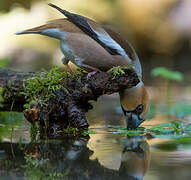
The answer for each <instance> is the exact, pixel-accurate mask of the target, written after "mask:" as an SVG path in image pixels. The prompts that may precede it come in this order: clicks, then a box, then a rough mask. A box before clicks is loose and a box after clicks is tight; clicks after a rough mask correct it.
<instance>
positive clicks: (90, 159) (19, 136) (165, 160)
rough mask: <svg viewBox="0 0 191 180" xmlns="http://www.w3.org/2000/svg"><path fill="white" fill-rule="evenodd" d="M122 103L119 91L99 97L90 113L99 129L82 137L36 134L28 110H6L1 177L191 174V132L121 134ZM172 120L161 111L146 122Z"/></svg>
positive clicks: (155, 178)
mask: <svg viewBox="0 0 191 180" xmlns="http://www.w3.org/2000/svg"><path fill="white" fill-rule="evenodd" d="M118 107H119V102H118V101H116V98H115V96H110V97H103V98H101V99H99V101H98V102H97V103H96V104H95V108H94V110H92V111H90V112H89V113H88V114H87V116H88V120H89V121H90V124H91V126H90V130H91V131H92V132H94V133H95V134H90V135H89V137H88V136H87V137H76V138H64V137H57V138H54V139H53V138H52V139H50V138H49V139H48V138H44V139H36V140H34V139H33V140H32V138H31V137H30V124H29V123H28V122H26V120H24V118H23V115H22V113H21V114H19V113H16V114H15V113H1V114H0V179H3V180H4V179H5V180H12V179H13V180H15V179H16V180H17V179H19V180H20V179H31V180H32V179H34V180H36V179H51V180H52V179H75V180H76V179H77V180H78V179H79V180H84V179H91V180H94V179H95V180H99V179H100V180H102V179H103V180H107V179H116V180H123V179H128V180H131V179H132V180H135V179H144V180H160V179H162V180H168V179H174V180H179V179H181V180H190V179H191V171H190V169H191V138H190V137H184V134H183V135H182V137H181V138H172V137H170V138H169V137H168V136H158V137H155V138H153V137H151V136H147V135H143V136H136V137H128V136H127V135H125V134H119V133H118V130H119V128H120V127H125V120H124V117H123V115H122V114H121V112H120V108H118ZM175 119H176V118H175ZM166 121H168V118H167V116H165V115H162V114H157V115H156V116H155V118H153V119H152V120H151V121H147V122H146V123H144V124H143V125H142V126H144V127H146V128H149V127H151V126H153V125H156V124H159V123H162V122H166Z"/></svg>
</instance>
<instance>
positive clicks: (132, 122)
mask: <svg viewBox="0 0 191 180" xmlns="http://www.w3.org/2000/svg"><path fill="white" fill-rule="evenodd" d="M125 116H126V122H127V129H136V128H137V127H138V126H139V125H140V124H141V123H142V122H143V121H144V119H140V118H139V116H138V115H137V114H135V113H133V112H127V113H126V114H125Z"/></svg>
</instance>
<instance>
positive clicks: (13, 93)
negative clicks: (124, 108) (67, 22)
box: [0, 69, 139, 132]
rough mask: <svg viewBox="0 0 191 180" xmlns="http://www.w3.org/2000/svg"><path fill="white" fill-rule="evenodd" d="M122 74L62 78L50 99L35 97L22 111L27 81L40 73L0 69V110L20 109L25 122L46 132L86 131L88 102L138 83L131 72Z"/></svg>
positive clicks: (89, 107) (135, 76) (99, 73)
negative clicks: (35, 125) (38, 125)
mask: <svg viewBox="0 0 191 180" xmlns="http://www.w3.org/2000/svg"><path fill="white" fill-rule="evenodd" d="M123 71H124V72H125V73H119V75H117V76H116V75H115V74H114V72H113V71H111V72H97V73H95V74H94V75H92V76H91V77H89V78H88V77H87V74H82V75H80V78H79V77H78V76H71V77H69V78H68V77H67V78H66V77H63V79H64V81H60V82H59V87H60V88H56V89H55V90H54V92H53V96H50V98H49V99H48V100H46V103H43V102H42V101H40V98H38V100H37V103H34V104H31V105H30V108H28V109H25V108H24V107H23V105H24V104H26V103H28V102H27V98H26V94H25V93H24V91H25V87H26V86H27V83H28V82H27V79H31V78H32V79H35V78H36V77H39V76H41V73H23V72H16V71H11V70H6V69H0V86H1V87H2V88H3V93H2V97H3V103H2V105H3V106H2V107H0V111H23V110H24V115H25V117H26V119H27V120H28V121H30V122H31V123H34V122H39V124H40V127H43V128H44V127H45V129H46V130H48V132H54V131H55V130H58V129H62V128H67V127H68V126H70V127H77V128H87V127H88V126H89V124H88V122H87V120H86V117H85V112H87V111H88V110H89V109H92V108H93V107H92V105H91V104H90V103H89V101H90V100H94V101H96V100H97V99H98V97H99V96H101V95H103V94H112V93H115V92H119V91H120V90H122V89H125V88H132V87H133V86H135V85H137V84H138V83H139V79H138V76H137V74H136V73H135V72H134V70H133V69H123ZM120 72H121V70H120ZM39 86H41V85H39ZM62 87H64V88H62ZM46 88H47V89H48V88H49V87H46V86H45V87H44V89H46ZM42 89H43V88H42ZM41 96H43V94H41ZM37 97H38V96H37ZM39 97H40V96H39ZM30 98H31V97H30ZM36 99H37V98H36ZM39 102H40V103H39Z"/></svg>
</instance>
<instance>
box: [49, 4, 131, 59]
mask: <svg viewBox="0 0 191 180" xmlns="http://www.w3.org/2000/svg"><path fill="white" fill-rule="evenodd" d="M49 5H50V6H51V7H53V8H55V9H57V10H58V11H60V12H61V13H62V14H64V15H65V16H66V17H67V18H68V19H69V20H70V21H71V22H72V23H74V24H75V25H76V26H78V27H79V28H80V29H81V30H82V31H83V32H84V33H86V34H87V35H89V36H90V37H91V38H93V39H94V40H95V41H96V42H98V43H99V44H100V45H101V46H102V47H103V48H105V49H106V50H107V51H108V52H109V53H110V54H111V55H120V56H124V57H126V58H130V57H129V55H128V53H127V52H126V51H125V49H124V48H123V47H122V46H121V45H120V42H123V43H124V41H123V40H119V41H117V40H116V39H115V38H113V37H112V36H113V35H115V33H114V32H111V30H105V29H104V28H103V27H102V26H101V25H100V24H98V23H96V22H94V21H92V20H90V19H88V18H86V17H83V16H80V15H77V14H74V13H70V12H68V11H66V10H63V9H61V8H59V7H57V6H55V5H53V4H49ZM107 31H108V32H107ZM116 34H117V33H116ZM118 36H119V35H118ZM119 37H120V36H119ZM120 39H122V38H121V37H120Z"/></svg>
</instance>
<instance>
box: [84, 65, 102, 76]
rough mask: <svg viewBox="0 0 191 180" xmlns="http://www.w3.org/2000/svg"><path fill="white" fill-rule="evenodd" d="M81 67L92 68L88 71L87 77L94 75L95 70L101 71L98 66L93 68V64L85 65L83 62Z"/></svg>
mask: <svg viewBox="0 0 191 180" xmlns="http://www.w3.org/2000/svg"><path fill="white" fill-rule="evenodd" d="M83 67H85V68H87V69H91V70H93V71H92V72H90V73H88V75H87V79H89V78H90V77H91V76H92V75H94V74H95V73H96V72H101V71H100V70H99V69H98V68H95V67H93V66H90V65H87V64H83Z"/></svg>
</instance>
